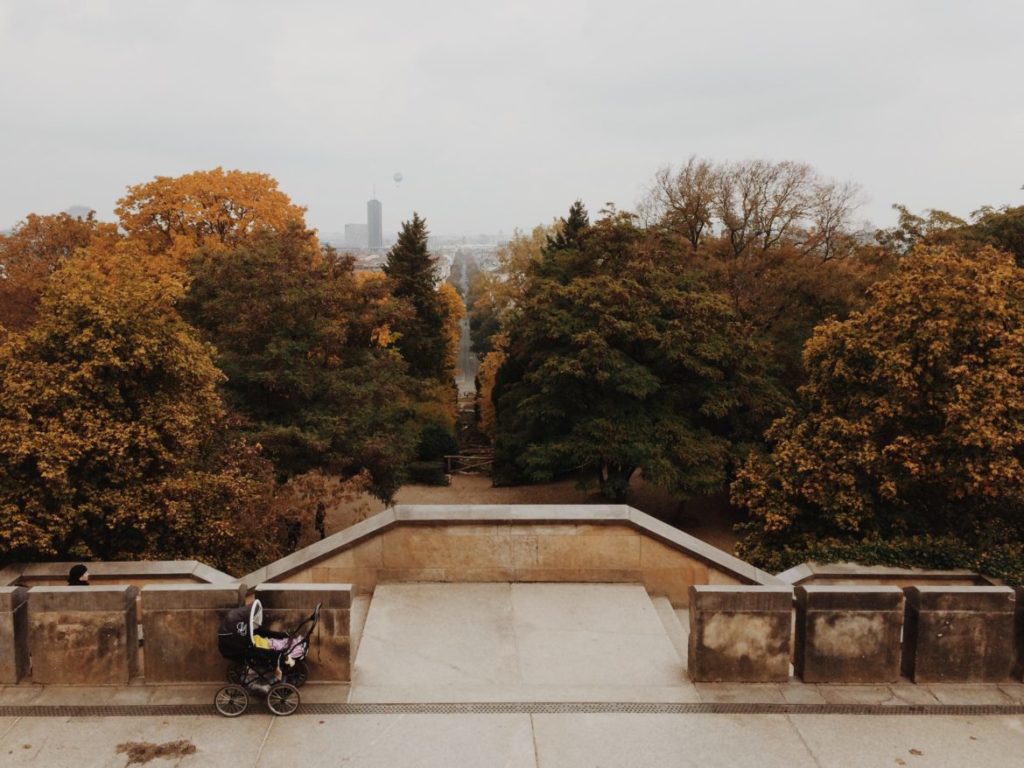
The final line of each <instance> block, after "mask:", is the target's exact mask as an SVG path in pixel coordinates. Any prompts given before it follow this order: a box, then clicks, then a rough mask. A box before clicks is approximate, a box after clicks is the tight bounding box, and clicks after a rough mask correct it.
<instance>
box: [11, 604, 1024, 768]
mask: <svg viewBox="0 0 1024 768" xmlns="http://www.w3.org/2000/svg"><path fill="white" fill-rule="evenodd" d="M685 618H686V617H685V614H682V615H681V614H680V612H678V611H674V610H672V608H671V606H669V605H668V604H667V602H665V601H659V600H657V599H651V598H650V597H649V596H648V595H647V593H646V591H645V590H644V589H643V588H642V587H640V586H636V585H627V584H621V585H609V584H600V585H598V584H592V585H584V584H462V585H454V584H418V585H417V584H395V585H382V586H380V587H378V589H377V591H376V593H375V595H374V597H373V599H372V600H366V599H362V600H359V601H357V603H356V605H355V606H354V607H353V637H354V643H353V644H354V648H355V666H354V672H353V682H352V685H351V686H345V685H323V684H321V685H318V684H316V683H312V682H311V683H309V684H308V685H307V686H305V687H304V688H303V690H302V697H303V705H302V707H301V708H300V710H299V713H297V714H296V715H293V716H291V717H289V718H274V717H271V716H270V715H268V714H265V712H266V710H265V708H264V707H263V704H262V703H261V702H259V701H254V702H253V703H252V705H251V709H250V712H249V713H247V714H245V715H243V716H242V717H240V718H237V719H234V720H227V719H224V718H221V717H218V716H216V715H215V714H211V712H212V707H211V706H210V702H211V700H212V697H213V693H214V691H215V690H216V687H217V686H203V685H192V686H172V685H168V686H156V685H145V684H139V685H131V686H125V687H97V688H89V687H81V686H78V687H59V686H46V687H44V686H33V685H31V684H22V685H18V686H12V687H6V688H0V765H3V766H4V767H5V768H6V767H7V766H11V767H12V768H13V767H14V766H46V767H47V768H50V767H51V766H53V767H54V768H58V767H59V766H68V767H69V768H70V767H71V766H75V767H76V768H79V767H82V766H118V768H122V767H123V766H126V765H128V762H129V759H130V758H129V756H128V755H127V754H126V753H124V749H125V748H126V745H129V744H136V745H138V744H149V745H157V746H159V745H169V744H173V743H174V742H178V741H182V742H184V744H185V745H186V746H187V747H188V748H187V749H186V750H184V751H180V752H176V751H175V750H174V749H173V748H172V749H170V750H169V751H170V753H171V754H169V755H168V756H165V757H156V758H154V759H152V760H151V761H150V762H148V763H146V764H147V765H150V766H152V767H153V768H163V766H182V767H183V768H188V767H189V766H211V767H214V768H219V767H220V766H225V767H227V766H230V767H231V768H238V767H239V766H275V767H276V766H293V765H297V766H305V765H308V766H332V767H333V766H368V767H371V768H372V767H373V766H423V767H424V768H427V767H430V766H444V767H445V768H450V767H452V766H487V768H491V767H492V766H510V767H518V766H523V767H524V768H526V767H529V768H541V767H543V768H548V767H550V768H556V767H557V768H576V767H577V766H579V767H583V766H588V767H590V766H603V767H606V768H610V767H612V766H638V767H639V766H644V767H656V766H672V767H673V768H678V767H679V766H707V767H710V766H730V767H732V766H786V767H787V768H801V767H803V766H808V768H813V767H820V766H837V767H842V768H850V767H856V766H922V767H923V766H986V767H992V768H998V767H1000V766H1020V765H1022V764H1024V685H1022V684H1006V685H1001V686H995V685H974V686H972V685H930V686H922V685H912V684H910V683H901V684H897V685H888V686H841V685H829V686H826V685H805V684H802V683H799V682H792V683H788V684H784V685H726V684H697V685H694V684H691V683H690V682H689V681H688V680H687V677H686V672H685V644H686V621H685ZM211 646H212V644H211ZM211 652H215V651H214V650H213V649H212V647H211ZM312 653H313V654H315V653H316V646H315V643H314V647H313V650H312ZM76 707H89V708H90V709H75V708H76ZM62 708H63V709H62ZM115 712H116V713H118V714H112V713H115ZM119 745H120V746H121V748H122V751H121V752H119V751H118V747H119ZM193 747H194V749H195V751H194V752H192V751H191V750H192V748H193ZM135 764H139V763H135Z"/></svg>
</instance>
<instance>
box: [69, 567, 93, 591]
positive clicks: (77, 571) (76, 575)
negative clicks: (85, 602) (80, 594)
mask: <svg viewBox="0 0 1024 768" xmlns="http://www.w3.org/2000/svg"><path fill="white" fill-rule="evenodd" d="M68 586H69V587H88V586H89V569H88V568H86V567H85V566H84V565H83V564H82V563H79V564H78V565H73V566H71V570H70V571H68Z"/></svg>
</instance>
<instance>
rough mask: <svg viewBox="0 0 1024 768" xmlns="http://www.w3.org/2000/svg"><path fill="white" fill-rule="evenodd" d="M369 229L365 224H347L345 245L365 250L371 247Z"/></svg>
mask: <svg viewBox="0 0 1024 768" xmlns="http://www.w3.org/2000/svg"><path fill="white" fill-rule="evenodd" d="M369 243H370V236H369V229H368V228H367V226H366V225H365V224H346V225H345V247H346V248H358V249H360V250H363V249H365V248H368V247H369Z"/></svg>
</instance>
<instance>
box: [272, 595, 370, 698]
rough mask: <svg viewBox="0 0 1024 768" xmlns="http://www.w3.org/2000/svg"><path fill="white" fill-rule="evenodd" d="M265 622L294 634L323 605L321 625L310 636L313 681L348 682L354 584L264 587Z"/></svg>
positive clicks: (311, 676)
mask: <svg viewBox="0 0 1024 768" xmlns="http://www.w3.org/2000/svg"><path fill="white" fill-rule="evenodd" d="M256 599H258V600H259V601H260V602H261V603H262V604H263V614H264V623H265V624H266V625H267V626H268V627H269V628H271V629H275V630H279V631H286V632H291V631H292V630H294V629H295V627H296V626H297V625H298V624H299V622H301V621H302V620H303V619H305V618H307V617H308V616H309V615H310V614H311V613H313V609H314V608H316V605H317V603H320V604H321V608H320V622H319V624H318V625H317V628H316V629H315V630H314V631H313V634H312V636H311V637H310V643H309V654H308V656H307V657H306V665H307V667H308V668H309V679H310V680H311V681H313V682H348V681H349V680H351V679H352V662H351V645H352V643H351V631H350V625H351V607H352V585H351V584H260V585H259V586H258V587H256Z"/></svg>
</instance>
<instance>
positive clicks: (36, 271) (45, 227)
mask: <svg viewBox="0 0 1024 768" xmlns="http://www.w3.org/2000/svg"><path fill="white" fill-rule="evenodd" d="M117 237H118V234H117V227H116V225H114V224H104V223H101V222H99V221H97V220H96V216H95V213H94V212H92V211H90V212H89V214H88V215H87V216H85V217H84V218H78V217H73V216H70V215H68V214H67V213H60V214H56V215H54V216H38V215H36V214H34V213H30V214H29V215H28V216H26V217H25V220H24V221H22V222H20V223H19V224H18V225H17V226H15V227H14V230H13V231H12V232H11V233H10V234H9V235H6V236H5V235H0V326H4V327H6V328H7V329H8V330H24V329H25V328H27V327H28V326H29V325H31V324H32V321H33V320H34V318H35V309H36V305H37V304H38V302H39V297H40V296H41V295H42V293H43V288H44V287H45V285H46V281H47V279H48V278H49V277H50V275H51V274H53V272H54V270H56V269H57V267H58V266H59V265H60V264H61V262H62V261H64V260H65V259H67V258H69V257H70V256H72V255H74V254H75V253H76V252H77V251H78V250H79V249H81V248H85V247H86V246H88V245H89V244H91V243H92V242H93V241H94V240H102V241H106V242H108V243H113V242H114V241H115V240H116V239H117Z"/></svg>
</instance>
